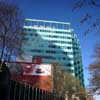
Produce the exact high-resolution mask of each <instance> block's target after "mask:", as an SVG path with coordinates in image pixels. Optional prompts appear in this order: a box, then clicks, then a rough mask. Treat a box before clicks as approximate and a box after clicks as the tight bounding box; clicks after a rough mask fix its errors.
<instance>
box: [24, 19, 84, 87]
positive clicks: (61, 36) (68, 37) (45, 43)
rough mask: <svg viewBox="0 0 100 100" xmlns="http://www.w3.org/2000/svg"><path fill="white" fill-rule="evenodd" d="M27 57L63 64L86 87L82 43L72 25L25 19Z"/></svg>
mask: <svg viewBox="0 0 100 100" xmlns="http://www.w3.org/2000/svg"><path fill="white" fill-rule="evenodd" d="M24 29H25V32H26V34H27V35H26V37H25V38H24V40H26V43H25V46H24V47H23V50H24V53H25V55H28V56H32V57H33V58H34V57H41V58H42V63H47V64H52V63H54V62H56V63H59V64H61V65H62V66H63V67H64V69H65V70H66V71H69V72H71V73H72V74H73V75H75V76H77V77H78V78H79V79H80V81H81V84H82V85H83V86H84V79H83V66H82V56H81V50H80V43H79V40H78V38H77V36H76V35H75V33H74V30H73V29H71V27H70V23H66V22H57V21H47V20H37V19H25V24H24Z"/></svg>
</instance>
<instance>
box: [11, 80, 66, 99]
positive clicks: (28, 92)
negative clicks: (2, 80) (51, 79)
mask: <svg viewBox="0 0 100 100" xmlns="http://www.w3.org/2000/svg"><path fill="white" fill-rule="evenodd" d="M10 100H65V98H64V97H62V96H58V95H56V94H54V93H51V92H48V91H45V90H42V89H39V88H35V87H32V86H30V85H28V84H22V83H19V82H17V81H14V80H12V81H11V85H10Z"/></svg>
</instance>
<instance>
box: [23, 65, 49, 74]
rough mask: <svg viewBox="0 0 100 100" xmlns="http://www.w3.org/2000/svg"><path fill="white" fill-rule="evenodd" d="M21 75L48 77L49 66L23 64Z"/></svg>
mask: <svg viewBox="0 0 100 100" xmlns="http://www.w3.org/2000/svg"><path fill="white" fill-rule="evenodd" d="M23 75H32V76H50V75H51V65H50V64H30V65H29V64H23Z"/></svg>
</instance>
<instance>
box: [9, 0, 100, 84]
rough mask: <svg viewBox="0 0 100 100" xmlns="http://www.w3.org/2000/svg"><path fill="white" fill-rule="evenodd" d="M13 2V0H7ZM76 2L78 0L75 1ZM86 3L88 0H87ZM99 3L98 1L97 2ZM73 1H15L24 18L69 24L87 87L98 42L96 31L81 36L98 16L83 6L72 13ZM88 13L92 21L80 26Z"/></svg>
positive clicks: (93, 9)
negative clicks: (78, 40)
mask: <svg viewBox="0 0 100 100" xmlns="http://www.w3.org/2000/svg"><path fill="white" fill-rule="evenodd" d="M9 1H11V2H13V0H9ZM76 1H78V0H76ZM87 1H88V2H89V1H90V0H87ZM97 1H98V2H99V0H97ZM74 2H75V0H15V1H14V3H16V4H18V6H19V7H20V8H21V10H22V13H23V15H24V17H25V18H35V19H46V20H55V21H65V22H70V23H71V27H72V28H73V29H74V31H75V33H76V34H77V35H78V37H79V39H80V43H81V49H82V59H83V67H84V77H85V85H86V86H87V85H88V79H89V77H88V76H89V74H88V69H87V67H88V65H89V64H90V63H91V62H92V61H93V58H92V55H93V52H94V46H95V44H96V43H97V42H98V41H99V38H98V36H99V35H98V34H96V35H94V34H95V32H96V31H94V29H93V31H92V32H90V34H89V35H87V36H86V37H84V36H83V33H84V31H85V30H86V29H87V28H88V27H89V25H91V23H92V22H93V21H94V20H95V18H96V17H98V16H99V14H98V13H99V10H100V9H99V10H98V8H94V7H91V8H90V7H88V5H85V6H84V7H83V8H81V10H76V11H74V12H72V6H73V5H74ZM88 12H89V13H90V14H91V15H93V16H92V19H91V20H90V21H88V22H87V23H85V24H83V25H80V23H79V21H80V19H81V18H82V16H84V14H85V13H88Z"/></svg>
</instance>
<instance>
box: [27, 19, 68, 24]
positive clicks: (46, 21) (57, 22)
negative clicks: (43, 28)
mask: <svg viewBox="0 0 100 100" xmlns="http://www.w3.org/2000/svg"><path fill="white" fill-rule="evenodd" d="M25 20H26V21H33V22H35V21H37V22H45V23H55V24H64V25H70V23H67V22H59V21H48V20H38V19H29V18H26V19H25Z"/></svg>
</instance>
